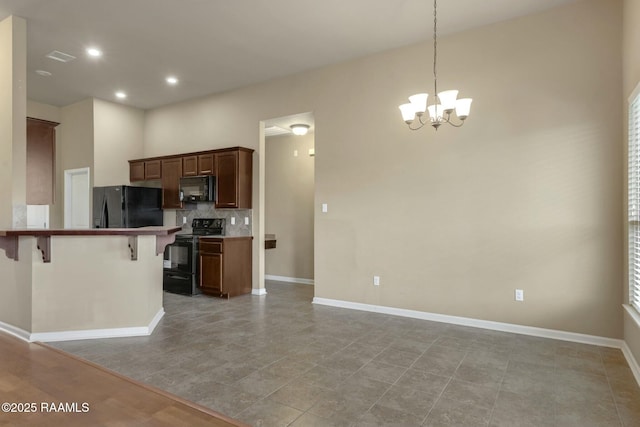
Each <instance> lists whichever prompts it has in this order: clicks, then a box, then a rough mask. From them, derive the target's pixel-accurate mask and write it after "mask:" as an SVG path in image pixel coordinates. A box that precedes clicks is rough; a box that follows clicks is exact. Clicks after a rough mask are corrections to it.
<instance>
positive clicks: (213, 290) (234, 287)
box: [198, 236, 253, 298]
mask: <svg viewBox="0 0 640 427" xmlns="http://www.w3.org/2000/svg"><path fill="white" fill-rule="evenodd" d="M252 239H253V238H252V237H250V236H247V237H226V238H219V237H201V238H200V239H199V248H198V249H199V253H200V254H199V258H200V259H199V262H200V290H201V291H202V293H203V294H206V295H212V296H218V297H222V298H229V297H234V296H237V295H243V294H248V293H251V276H252V275H251V240H252Z"/></svg>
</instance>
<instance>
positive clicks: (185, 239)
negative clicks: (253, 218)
mask: <svg viewBox="0 0 640 427" xmlns="http://www.w3.org/2000/svg"><path fill="white" fill-rule="evenodd" d="M224 230H225V220H224V218H195V219H194V220H193V221H192V222H191V232H189V233H178V234H176V241H175V242H174V243H172V244H170V245H167V247H166V249H165V251H164V264H163V266H164V269H163V275H162V289H164V290H165V291H167V292H171V293H175V294H183V295H196V294H199V293H200V288H199V287H198V284H199V282H200V268H199V262H198V238H199V236H223V235H224Z"/></svg>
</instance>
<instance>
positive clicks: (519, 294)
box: [516, 289, 524, 301]
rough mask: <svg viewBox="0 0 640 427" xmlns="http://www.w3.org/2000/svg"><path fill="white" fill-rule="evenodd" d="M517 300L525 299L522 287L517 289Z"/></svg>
mask: <svg viewBox="0 0 640 427" xmlns="http://www.w3.org/2000/svg"><path fill="white" fill-rule="evenodd" d="M516 301H524V291H523V290H522V289H516Z"/></svg>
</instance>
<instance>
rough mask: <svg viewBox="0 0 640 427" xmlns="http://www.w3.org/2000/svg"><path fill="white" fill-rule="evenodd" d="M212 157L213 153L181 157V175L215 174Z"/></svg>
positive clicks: (213, 156)
mask: <svg viewBox="0 0 640 427" xmlns="http://www.w3.org/2000/svg"><path fill="white" fill-rule="evenodd" d="M214 159H215V154H213V153H207V154H200V155H196V154H194V155H190V156H184V157H182V176H201V175H215V173H214V169H213V168H214Z"/></svg>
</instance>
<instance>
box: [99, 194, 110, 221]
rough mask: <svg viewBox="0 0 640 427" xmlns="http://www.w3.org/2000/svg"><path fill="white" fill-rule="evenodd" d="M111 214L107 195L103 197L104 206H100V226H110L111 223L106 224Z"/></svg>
mask: <svg viewBox="0 0 640 427" xmlns="http://www.w3.org/2000/svg"><path fill="white" fill-rule="evenodd" d="M107 218H109V215H108V214H107V198H106V196H103V197H102V206H101V208H100V228H108V227H109V225H108V224H106V222H107V221H108V219H107Z"/></svg>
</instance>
